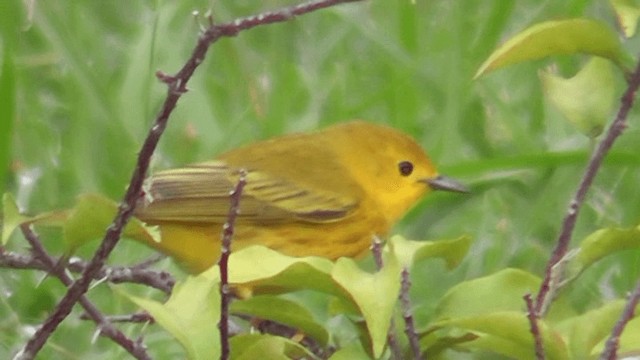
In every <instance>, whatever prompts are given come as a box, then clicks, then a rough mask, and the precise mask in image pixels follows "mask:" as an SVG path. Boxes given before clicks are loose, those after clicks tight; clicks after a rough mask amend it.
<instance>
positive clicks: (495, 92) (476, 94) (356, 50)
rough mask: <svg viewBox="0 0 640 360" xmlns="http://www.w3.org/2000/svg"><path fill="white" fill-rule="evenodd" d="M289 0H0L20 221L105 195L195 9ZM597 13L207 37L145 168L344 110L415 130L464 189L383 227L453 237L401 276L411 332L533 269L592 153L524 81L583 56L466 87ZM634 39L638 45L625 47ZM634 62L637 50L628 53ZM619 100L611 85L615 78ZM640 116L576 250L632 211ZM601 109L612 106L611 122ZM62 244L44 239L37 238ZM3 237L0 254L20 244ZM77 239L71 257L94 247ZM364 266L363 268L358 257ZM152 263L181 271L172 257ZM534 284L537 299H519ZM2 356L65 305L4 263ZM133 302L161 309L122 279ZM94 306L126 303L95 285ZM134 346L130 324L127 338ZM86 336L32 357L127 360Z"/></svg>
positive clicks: (6, 180)
mask: <svg viewBox="0 0 640 360" xmlns="http://www.w3.org/2000/svg"><path fill="white" fill-rule="evenodd" d="M295 3H296V2H295V1H290V0H289V1H284V0H277V1H276V0H268V1H231V0H223V1H215V2H210V1H196V0H188V1H178V2H175V1H160V0H158V1H140V2H124V1H114V2H89V1H87V2H74V1H41V2H33V3H30V2H27V3H23V2H21V1H17V0H9V1H3V4H1V5H0V23H1V24H3V25H2V27H0V29H1V30H2V32H1V33H0V36H1V38H0V40H1V41H0V46H1V47H0V55H1V58H0V59H1V60H0V61H2V83H1V84H0V86H1V88H0V95H2V97H1V98H0V161H1V162H2V163H0V181H1V182H2V185H3V192H7V191H8V192H11V193H13V194H14V195H16V198H17V200H18V203H19V204H20V206H21V207H22V208H23V209H24V210H25V211H27V212H29V213H40V212H44V211H49V210H52V209H60V208H66V207H69V206H71V205H72V204H73V202H74V198H75V197H76V196H77V195H78V194H80V193H84V192H99V193H103V194H106V195H107V196H109V197H111V198H113V199H116V200H119V199H120V198H121V197H122V195H123V193H124V188H125V186H126V184H127V183H128V180H129V177H130V174H131V171H132V167H133V164H134V161H135V156H136V154H137V151H138V149H139V146H140V144H141V142H142V140H143V138H144V136H145V134H146V132H147V130H148V127H149V126H150V123H151V121H152V119H153V118H154V116H155V114H156V112H157V111H158V109H159V106H160V104H161V101H162V100H163V96H164V93H165V91H166V89H165V86H164V85H163V84H161V83H159V82H158V81H157V80H156V78H155V75H154V73H155V72H156V70H162V71H164V72H166V73H169V74H171V73H173V72H175V71H176V70H177V69H178V68H179V67H180V66H181V65H182V64H183V63H184V61H185V60H186V59H187V57H188V56H189V54H190V52H191V49H192V48H193V46H194V44H195V41H196V38H197V35H198V31H199V30H200V28H201V26H206V23H207V20H206V19H204V18H203V17H202V16H199V17H194V16H192V12H193V11H194V10H195V11H199V13H200V14H204V13H206V12H207V11H209V10H210V11H211V14H213V18H214V20H215V21H220V22H225V21H230V20H232V19H234V18H236V17H241V16H246V15H250V14H254V13H257V12H261V11H264V10H267V9H273V8H277V7H281V6H284V5H290V4H295ZM577 16H580V17H584V16H586V17H594V18H598V19H601V20H604V21H607V22H609V23H610V24H614V21H615V20H614V15H613V12H612V10H611V9H610V8H609V5H608V3H607V2H605V1H581V0H580V1H578V0H574V1H563V2H558V1H552V0H548V1H538V0H530V1H518V2H515V1H503V0H492V1H424V0H418V1H416V2H415V3H412V2H411V1H409V0H399V1H380V0H374V1H368V2H362V3H353V4H346V5H342V6H338V7H334V8H331V9H327V10H323V11H319V12H315V13H313V14H310V15H305V16H302V17H299V18H296V19H295V20H293V21H290V22H287V23H283V24H276V25H270V26H266V27H259V28H256V29H253V30H250V31H247V32H243V33H241V34H240V35H239V36H237V37H235V38H227V39H222V40H221V41H220V42H219V43H217V44H215V45H214V46H213V47H212V48H211V50H210V52H209V53H208V55H207V58H206V60H205V62H204V63H203V64H202V66H201V67H200V68H199V69H198V70H197V72H196V74H195V76H194V78H193V80H192V81H191V83H190V85H189V89H190V91H189V92H188V93H187V94H186V95H185V96H184V97H183V98H182V99H181V101H180V102H179V105H178V108H177V110H176V111H175V112H174V114H173V116H172V118H171V120H170V123H169V127H168V129H167V132H166V134H165V136H164V137H163V139H162V141H161V144H160V148H159V150H158V152H157V153H156V156H155V159H154V168H156V169H160V168H167V167H171V166H179V165H181V164H186V163H189V162H194V161H199V160H203V159H208V158H211V157H212V156H214V155H215V154H216V153H218V152H220V151H223V150H225V149H229V148H232V147H234V146H238V145H241V144H244V143H247V142H251V141H254V140H256V139H263V138H267V137H270V136H274V135H277V134H281V133H286V132H293V131H306V130H310V129H315V128H318V127H322V126H326V125H329V124H332V123H336V122H340V121H344V120H347V119H352V118H363V119H367V120H370V121H374V122H379V123H387V124H390V125H392V126H394V127H397V128H399V129H402V130H404V131H406V132H409V133H411V134H412V135H413V136H414V137H415V138H416V139H418V141H419V142H420V143H421V144H422V145H423V146H424V147H425V148H426V149H427V150H428V151H429V153H430V154H431V156H432V158H433V159H434V160H435V162H436V163H437V164H439V165H440V166H439V168H440V171H441V172H442V173H445V174H447V175H450V176H454V177H457V178H459V179H460V180H462V181H464V182H466V183H467V184H469V185H470V187H471V188H472V190H473V192H472V194H471V195H468V196H458V195H452V194H435V195H432V196H430V197H428V198H427V199H425V201H423V202H422V203H421V204H420V205H419V206H418V207H417V208H415V209H414V211H412V212H411V213H410V214H409V215H408V216H407V217H406V218H405V220H404V221H403V222H402V223H401V224H400V225H399V226H398V227H397V229H396V231H395V232H397V233H401V234H403V235H405V236H407V237H409V238H413V239H438V238H452V237H457V236H458V235H460V234H463V233H468V234H471V235H472V236H473V237H474V244H473V246H472V250H471V251H470V253H469V255H468V257H467V259H466V260H465V261H464V263H463V265H462V266H461V267H460V268H459V269H457V270H455V271H453V272H445V269H444V266H443V265H442V264H439V263H436V264H431V263H429V264H424V265H421V266H420V267H419V268H417V269H415V271H414V273H413V279H414V281H413V282H414V288H413V290H412V297H413V298H414V299H415V302H416V317H417V321H418V323H419V324H424V323H426V321H428V319H429V316H430V314H431V312H432V311H433V306H434V305H433V304H434V302H435V301H436V300H437V299H438V298H439V297H440V296H442V294H443V293H444V292H445V291H446V289H448V288H449V287H451V286H452V284H455V283H457V282H460V281H462V280H464V279H470V278H475V277H478V276H482V275H487V274H490V273H492V272H495V271H497V270H500V269H503V268H505V267H518V268H522V269H525V270H529V271H531V272H533V273H536V274H542V273H543V270H544V266H545V263H546V261H547V259H548V257H549V253H550V249H551V247H552V246H553V245H554V242H555V239H556V237H557V234H558V231H559V228H560V225H561V220H562V217H563V215H564V213H565V211H566V208H567V205H568V201H569V199H570V197H571V196H572V195H573V193H574V192H575V189H576V187H577V183H578V181H579V179H580V176H581V175H582V172H583V169H584V167H585V164H586V161H587V159H588V156H589V154H590V152H591V149H592V146H593V144H592V143H591V142H590V141H589V139H587V138H586V137H585V136H583V135H581V134H580V133H579V132H577V131H576V130H575V129H574V128H573V126H571V125H570V124H569V123H568V122H567V121H565V120H564V119H563V118H561V116H560V115H559V113H557V112H556V111H555V110H554V109H552V108H551V107H550V106H549V104H548V103H547V102H546V101H545V100H544V99H543V96H542V89H541V85H540V82H539V79H538V70H539V69H541V68H542V67H544V66H548V65H552V64H553V66H556V67H557V69H558V70H559V72H560V73H562V74H564V75H565V76H570V75H572V74H573V73H575V72H576V71H577V69H578V68H579V66H580V65H581V64H583V63H584V61H585V59H582V58H580V57H575V56H574V57H571V58H568V57H567V58H554V59H547V60H542V61H538V62H534V63H527V64H521V65H517V66H513V67H510V68H507V69H504V70H499V71H498V72H495V73H491V74H489V75H487V76H485V77H482V78H480V79H479V80H472V78H473V75H474V73H475V71H476V70H477V68H478V67H479V66H480V64H481V63H482V62H483V61H484V60H485V59H486V57H487V56H488V55H489V54H490V53H491V51H492V50H493V49H494V48H496V47H497V46H498V45H499V44H500V43H501V41H502V40H504V39H505V38H507V37H508V36H510V35H511V34H513V33H515V32H517V31H520V30H522V29H524V28H525V27H527V26H529V25H531V24H533V23H536V22H539V21H542V20H546V19H554V18H568V17H577ZM636 42H637V41H636ZM626 45H627V46H628V47H629V49H630V51H631V52H632V53H637V51H634V50H637V49H636V48H637V44H635V43H634V42H633V41H630V42H628V43H627V44H626ZM617 81H618V89H619V94H622V91H623V89H624V80H623V79H622V76H618V78H617ZM636 115H637V111H636V110H634V112H633V116H631V119H630V120H631V123H630V127H629V128H628V129H627V130H626V132H625V134H624V135H623V137H622V138H620V140H619V142H618V143H617V144H616V145H615V147H614V150H613V152H612V153H611V154H610V156H609V157H608V159H607V161H606V163H605V166H604V167H603V169H602V171H601V172H600V174H599V176H598V177H597V179H596V182H595V184H594V187H593V188H592V190H591V192H590V195H589V198H588V200H587V202H586V204H585V207H584V208H583V211H582V213H581V215H580V218H579V222H578V226H577V229H576V232H575V236H574V239H575V240H580V239H581V238H583V237H584V236H586V235H587V234H589V233H591V232H592V231H594V230H596V229H599V228H602V227H606V226H623V227H624V226H634V225H637V224H638V219H639V217H640V206H638V204H640V191H638V184H639V183H640V166H639V165H640V155H638V145H637V144H638V143H639V141H640V132H639V131H638V126H637V116H636ZM612 117H613V114H612ZM42 235H43V238H44V239H46V242H45V245H46V246H47V247H48V248H50V249H52V251H60V249H61V245H60V234H59V233H57V232H55V231H44V232H43V233H42ZM25 246H26V245H25V242H24V241H23V240H22V239H21V237H20V236H19V235H15V236H14V237H13V239H12V241H11V242H10V243H9V245H8V248H9V249H10V250H13V251H24V249H25ZM91 250H92V249H91V246H88V247H87V248H85V249H82V251H81V252H80V254H79V255H80V256H86V255H89V254H91ZM152 253H153V252H152V251H151V250H148V249H146V248H145V247H142V246H140V245H137V244H133V243H131V242H123V243H121V244H120V245H119V247H118V248H117V249H116V251H115V252H114V254H113V256H112V257H111V262H112V263H114V264H130V263H133V262H135V261H140V260H142V259H145V258H146V257H148V256H150V255H151V254H152ZM639 260H640V253H639V252H638V251H636V250H633V251H628V252H625V253H623V254H621V255H616V256H614V257H611V258H608V259H605V260H603V261H602V262H601V263H599V264H598V265H597V266H595V267H594V268H592V269H590V270H589V272H588V274H587V275H586V277H585V279H584V280H583V281H581V282H580V283H579V284H577V285H574V287H573V288H572V289H570V291H572V293H573V294H574V296H573V297H572V299H573V300H574V302H575V305H576V306H577V307H578V308H583V309H587V308H589V307H590V306H593V305H595V304H597V303H598V302H600V301H601V300H602V299H603V298H605V299H606V298H611V297H614V296H620V294H624V292H626V291H628V290H629V289H630V288H631V287H632V286H633V284H634V283H635V282H636V281H637V279H638V276H640V273H639V272H640V268H639V267H638V266H637V265H636V264H637V263H638V261H639ZM365 261H367V260H365ZM161 265H162V266H163V267H170V268H171V269H172V270H175V273H176V274H177V276H178V277H181V276H182V275H181V273H180V271H179V270H178V269H177V268H175V267H173V265H172V264H171V263H170V262H169V261H166V262H163V263H161ZM533 290H536V289H532V291H533ZM0 291H1V292H2V294H3V295H2V296H0V357H2V358H6V357H8V356H10V354H12V353H13V352H14V351H16V350H17V349H18V348H19V346H21V345H22V344H23V343H24V341H25V339H26V338H27V337H28V335H29V334H30V333H31V332H32V331H33V327H34V326H36V325H37V324H39V323H40V322H41V321H42V320H43V319H44V318H45V316H46V314H47V313H48V312H49V311H50V310H51V308H52V306H54V305H55V303H56V302H57V299H59V298H60V296H61V294H63V292H64V291H63V288H62V286H61V285H59V284H58V283H57V282H56V281H55V280H54V279H51V278H47V279H44V280H43V275H42V274H40V273H37V272H31V271H24V272H19V271H15V270H11V269H2V270H0ZM132 291H134V292H136V291H137V292H139V293H140V294H142V295H145V296H149V297H155V298H157V299H162V296H161V294H158V293H157V292H153V291H150V290H146V289H142V288H141V287H135V286H132ZM90 298H91V299H92V300H94V301H95V302H96V303H98V305H99V306H100V307H101V309H103V310H104V311H105V312H106V313H110V314H116V313H127V312H131V311H134V310H135V308H134V307H133V306H132V305H131V304H130V303H128V302H126V301H125V300H123V299H121V298H119V297H117V296H114V295H113V294H112V293H111V291H110V290H109V289H108V288H106V287H104V286H99V287H97V288H96V289H93V290H92V291H91V293H90ZM124 328H125V329H126V330H125V331H126V332H127V333H128V334H130V335H131V336H134V337H135V336H137V334H139V333H140V332H141V331H142V330H141V329H142V326H141V325H130V326H125V327H124ZM93 332H94V325H93V324H92V323H90V322H87V321H82V320H78V318H77V316H72V317H71V318H69V319H67V320H66V321H65V322H64V323H63V326H62V328H61V329H60V330H59V331H58V332H56V334H55V335H54V337H53V338H52V341H51V342H50V343H49V344H48V345H47V346H46V348H45V350H44V351H43V352H42V355H41V358H43V359H44V358H47V359H55V358H65V359H74V358H77V359H81V358H87V356H89V355H90V356H91V357H92V358H95V359H99V358H104V359H111V358H117V357H121V356H124V355H123V354H122V351H121V350H120V349H119V348H118V347H117V346H115V345H114V344H112V343H111V342H109V341H108V340H105V339H101V338H100V339H98V340H97V341H96V342H95V344H92V343H91V334H92V333H93ZM145 334H146V335H145V336H146V337H145V340H146V343H147V345H148V346H149V348H150V352H151V353H152V355H154V356H156V357H157V358H167V359H168V358H174V357H176V356H178V357H179V356H181V355H180V354H182V353H181V349H180V348H179V346H178V345H177V344H175V343H173V342H171V341H167V339H168V335H166V334H165V333H163V332H161V331H153V330H152V329H149V330H147V331H145Z"/></svg>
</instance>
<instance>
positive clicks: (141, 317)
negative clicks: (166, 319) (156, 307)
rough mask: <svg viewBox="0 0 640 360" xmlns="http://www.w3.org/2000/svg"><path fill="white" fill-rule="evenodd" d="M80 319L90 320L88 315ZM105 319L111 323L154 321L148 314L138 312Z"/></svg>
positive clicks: (150, 322) (151, 322)
mask: <svg viewBox="0 0 640 360" xmlns="http://www.w3.org/2000/svg"><path fill="white" fill-rule="evenodd" d="M80 319H82V320H91V316H90V315H89V314H82V315H80ZM105 319H107V320H109V321H110V322H112V323H149V324H153V323H155V322H156V320H155V319H154V318H153V316H151V315H150V314H149V313H148V312H144V311H143V312H138V313H133V314H128V315H110V316H105Z"/></svg>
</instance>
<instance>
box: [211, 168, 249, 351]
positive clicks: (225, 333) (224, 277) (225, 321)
mask: <svg viewBox="0 0 640 360" xmlns="http://www.w3.org/2000/svg"><path fill="white" fill-rule="evenodd" d="M246 184H247V172H246V171H245V170H244V169H240V178H239V179H238V183H237V184H236V187H235V189H233V192H231V196H230V202H231V204H230V205H229V213H228V214H227V222H225V223H224V227H223V229H222V244H221V246H222V250H221V251H220V260H219V261H218V265H219V268H220V322H219V323H218V328H219V329H220V359H221V360H227V359H229V355H230V350H229V303H230V302H231V295H232V294H231V289H230V287H229V256H230V255H231V240H232V239H233V232H234V230H235V224H236V219H237V218H238V214H239V213H240V199H241V198H242V190H244V186H245V185H246Z"/></svg>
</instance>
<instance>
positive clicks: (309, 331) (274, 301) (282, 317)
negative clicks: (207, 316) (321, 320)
mask: <svg viewBox="0 0 640 360" xmlns="http://www.w3.org/2000/svg"><path fill="white" fill-rule="evenodd" d="M231 312H232V313H233V314H243V315H250V316H254V317H258V318H261V319H269V320H273V321H277V322H279V323H281V324H284V325H288V326H291V327H293V328H295V329H297V330H299V331H302V333H304V334H305V335H308V336H310V337H311V338H313V339H314V340H315V341H317V342H319V343H320V344H322V345H326V344H327V342H328V341H329V333H328V332H327V330H325V329H324V327H322V326H321V325H320V324H318V323H317V322H316V321H315V319H314V318H313V315H312V314H311V313H310V312H309V310H307V309H306V308H304V307H302V306H300V305H299V304H298V303H296V302H293V301H291V300H287V299H283V298H280V297H276V296H270V295H262V296H255V297H252V298H249V299H245V300H241V301H234V302H233V303H231Z"/></svg>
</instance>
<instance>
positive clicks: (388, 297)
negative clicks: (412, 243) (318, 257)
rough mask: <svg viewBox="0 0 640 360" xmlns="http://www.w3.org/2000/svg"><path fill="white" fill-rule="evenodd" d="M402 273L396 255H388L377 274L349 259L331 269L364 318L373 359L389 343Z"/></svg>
mask: <svg viewBox="0 0 640 360" xmlns="http://www.w3.org/2000/svg"><path fill="white" fill-rule="evenodd" d="M391 255H393V254H391ZM400 272H401V266H400V261H399V260H398V258H397V257H396V256H387V257H386V259H385V263H384V266H383V267H382V269H381V270H380V271H378V272H377V273H375V274H370V273H367V272H365V271H363V270H362V269H360V268H359V267H358V265H357V264H356V263H355V262H354V261H353V260H352V259H348V258H340V259H338V261H337V262H336V264H335V267H334V268H333V271H332V272H331V276H332V278H333V279H334V280H335V281H336V282H337V283H338V284H340V286H342V288H343V289H344V290H345V291H346V292H347V293H348V294H349V297H350V298H351V301H352V302H353V303H354V304H356V305H357V307H358V309H359V311H360V313H361V314H362V316H363V317H364V320H365V322H366V329H367V335H368V337H369V341H370V349H368V350H369V351H370V352H371V354H372V355H373V357H374V358H378V357H380V356H381V355H382V352H383V350H384V348H385V345H386V343H387V333H388V331H389V326H390V323H391V317H392V315H393V309H394V307H395V304H396V302H397V298H398V293H399V291H400Z"/></svg>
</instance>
